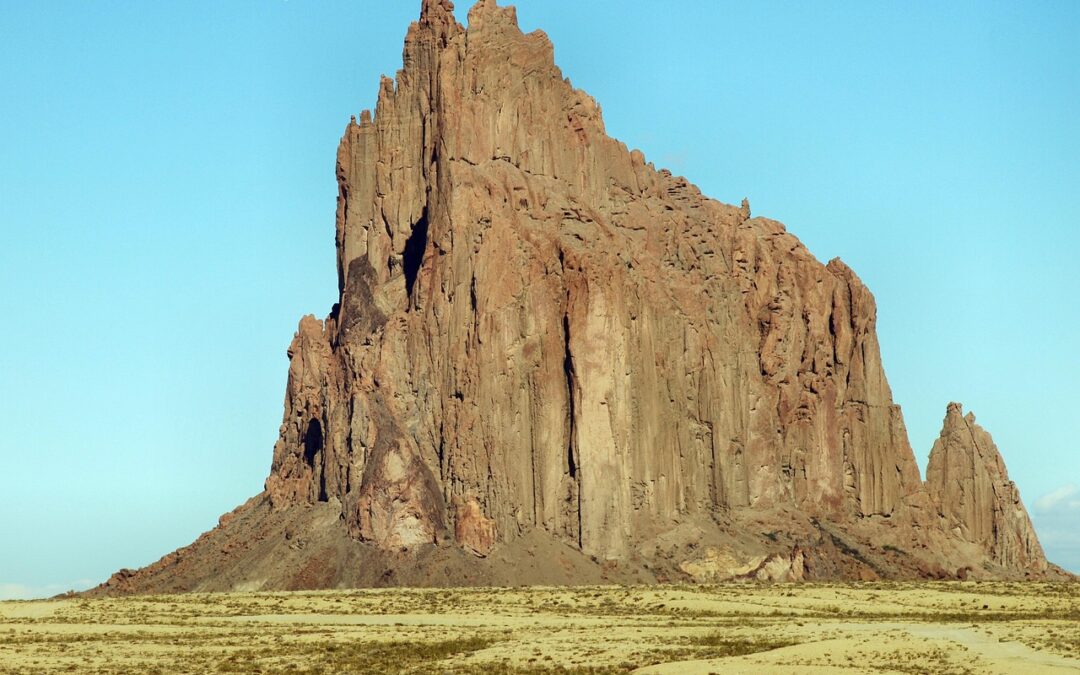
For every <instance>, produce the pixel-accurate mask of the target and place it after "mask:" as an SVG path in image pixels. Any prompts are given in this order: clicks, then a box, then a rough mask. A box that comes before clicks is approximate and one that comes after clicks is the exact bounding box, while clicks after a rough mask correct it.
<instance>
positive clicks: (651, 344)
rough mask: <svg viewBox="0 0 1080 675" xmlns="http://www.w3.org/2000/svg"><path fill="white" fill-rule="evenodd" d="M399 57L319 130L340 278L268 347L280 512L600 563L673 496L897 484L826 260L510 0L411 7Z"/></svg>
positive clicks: (894, 448) (881, 498)
mask: <svg viewBox="0 0 1080 675" xmlns="http://www.w3.org/2000/svg"><path fill="white" fill-rule="evenodd" d="M404 60H405V68H404V70H402V71H401V72H400V73H399V74H398V77H397V80H396V82H392V81H390V80H384V82H383V86H382V88H381V89H380V93H379V102H378V107H377V109H376V112H375V115H374V117H372V116H371V115H370V114H369V113H367V112H365V113H363V114H361V116H360V121H359V123H350V124H349V126H348V128H347V129H346V132H345V136H344V138H343V139H342V143H341V149H340V150H339V153H338V183H339V188H340V198H339V203H338V223H337V240H338V270H339V273H340V274H339V281H340V283H339V288H340V292H341V299H340V303H339V305H338V307H337V309H336V310H335V312H334V313H333V314H332V315H331V316H330V318H329V319H328V320H327V321H326V324H325V326H319V325H318V324H317V323H315V322H314V321H313V320H312V319H305V321H304V323H303V325H302V326H301V331H300V333H299V335H298V337H297V340H296V342H295V343H294V347H293V350H292V352H291V353H292V356H291V359H292V365H291V368H290V374H291V377H290V384H289V395H288V404H287V405H288V410H287V414H286V428H285V431H284V433H283V434H282V438H281V441H280V442H279V444H278V447H277V449H276V451H275V461H274V469H273V474H272V476H271V478H270V480H269V481H268V483H267V489H268V492H269V494H270V496H271V499H272V500H273V503H274V505H275V507H279V508H287V507H289V506H292V505H295V504H298V503H309V502H312V501H314V500H316V499H327V498H330V497H334V498H336V499H338V500H339V501H340V502H341V503H342V504H343V507H344V516H345V519H346V521H347V522H348V523H349V525H350V528H351V530H352V531H353V532H354V533H355V534H356V535H357V536H359V537H360V538H362V539H364V540H367V541H371V542H373V543H375V544H377V545H379V546H383V547H387V548H397V547H399V546H403V545H405V546H408V545H416V544H422V543H437V542H438V541H440V538H441V537H445V536H448V534H449V533H454V536H456V537H457V538H458V540H459V543H464V542H463V541H461V540H462V538H465V539H469V540H470V541H471V540H472V539H475V538H476V537H475V536H474V535H473V534H471V529H470V528H472V527H473V526H472V525H471V524H470V523H474V522H482V523H484V525H483V528H484V529H485V530H486V531H488V532H491V533H497V534H496V538H497V539H499V540H503V541H505V540H508V539H512V538H514V537H516V536H518V535H520V534H521V533H522V532H524V531H527V530H529V529H532V528H541V529H543V530H545V531H547V532H549V533H551V534H552V535H553V536H556V537H558V538H560V539H562V540H564V541H567V542H570V543H573V544H575V545H577V546H579V547H580V548H581V549H582V550H583V551H585V552H586V553H588V554H590V555H595V556H599V557H604V558H620V557H624V556H626V555H628V554H629V553H631V552H632V550H633V548H634V545H635V543H636V542H635V541H634V540H635V536H634V535H635V533H639V532H646V531H651V530H654V529H657V528H663V527H665V526H666V524H667V523H668V522H670V521H671V520H672V519H673V518H679V517H685V516H708V515H709V514H711V513H714V512H717V511H722V510H726V509H731V508H743V507H752V508H756V507H771V506H774V505H778V504H794V505H796V506H798V507H799V508H801V509H804V510H806V511H808V512H813V513H821V514H831V515H832V516H834V517H841V518H846V517H853V516H868V515H875V514H880V515H888V514H891V513H892V512H893V511H895V510H896V509H897V508H899V507H900V505H901V503H902V501H903V499H904V498H905V497H906V496H907V495H909V494H911V493H912V492H914V491H916V490H918V489H919V488H920V481H919V475H918V470H917V468H916V465H915V461H914V456H913V454H912V452H911V450H910V448H909V447H908V444H907V438H906V434H905V432H904V426H903V421H902V417H901V414H900V411H899V409H898V408H897V406H896V405H894V404H893V401H892V398H891V394H890V392H889V387H888V384H887V382H886V380H885V374H884V372H883V370H882V367H881V360H880V356H879V351H878V345H877V339H876V336H875V333H874V323H875V307H874V301H873V298H872V296H871V295H870V293H869V291H867V289H866V288H865V286H863V284H862V283H861V282H860V281H859V279H858V278H857V277H856V276H855V274H854V272H852V271H851V270H850V269H849V268H848V267H847V266H845V265H844V264H843V263H841V262H840V261H839V260H836V261H833V262H832V263H830V264H829V265H827V266H826V265H821V264H820V263H819V262H818V261H817V260H815V259H814V258H813V256H812V255H811V254H810V253H809V252H808V251H807V250H806V248H805V247H803V246H802V244H801V243H799V241H798V240H797V239H796V238H795V237H793V236H791V235H790V234H788V233H787V232H786V231H785V229H784V228H783V226H781V225H780V224H779V223H776V222H773V221H770V220H767V219H764V218H750V217H749V213H748V208H742V209H740V208H736V207H733V206H728V205H724V204H721V203H719V202H716V201H713V200H710V199H707V198H705V197H703V196H702V195H701V194H700V192H698V190H697V189H696V188H694V187H693V186H692V185H690V184H689V183H688V182H687V181H686V180H685V179H682V178H677V177H674V176H671V175H670V174H668V173H667V172H664V171H656V170H654V169H653V167H652V166H651V165H649V164H647V163H646V162H645V161H644V158H643V157H642V156H641V154H640V153H637V152H631V151H629V150H627V149H626V147H624V146H623V145H621V144H620V143H618V142H616V141H614V140H612V139H610V138H608V137H607V136H606V135H605V133H604V127H603V123H602V121H601V117H600V111H599V107H598V106H597V105H596V103H595V102H594V101H593V100H592V99H591V98H589V97H588V96H587V95H586V94H584V93H583V92H580V91H578V90H575V89H573V88H572V87H571V86H570V85H569V84H568V83H567V82H566V80H565V79H564V78H563V77H562V74H561V73H560V72H559V70H558V69H557V68H556V67H555V65H554V61H553V53H552V47H551V44H550V42H549V41H548V39H547V37H546V36H545V35H543V34H542V33H539V32H537V33H532V34H529V35H523V34H522V33H521V32H520V31H519V30H518V27H517V24H516V20H515V17H514V11H513V9H512V8H500V7H497V6H495V4H494V3H492V2H480V3H478V4H477V5H476V7H474V8H473V10H472V12H471V13H470V15H469V28H468V30H467V31H466V30H465V29H463V28H462V27H461V26H459V25H458V24H457V23H456V22H455V21H454V20H453V16H452V14H451V11H450V6H449V4H448V3H445V2H426V3H425V5H424V9H423V14H422V16H421V19H420V21H419V23H417V24H415V25H414V26H413V27H412V28H411V29H410V30H409V35H408V37H407V39H406V46H405V55H404ZM313 429H314V430H315V431H312V430H313ZM305 430H306V431H305ZM312 437H314V439H315V441H314V442H313V441H312V440H311V439H312ZM316 446H317V447H316ZM462 517H464V520H465V522H466V525H465V526H464V527H462V526H461V524H459V522H458V521H459V520H460V519H462ZM480 538H481V539H484V538H490V537H486V536H485V537H480ZM473 548H476V547H473ZM481 548H483V547H481Z"/></svg>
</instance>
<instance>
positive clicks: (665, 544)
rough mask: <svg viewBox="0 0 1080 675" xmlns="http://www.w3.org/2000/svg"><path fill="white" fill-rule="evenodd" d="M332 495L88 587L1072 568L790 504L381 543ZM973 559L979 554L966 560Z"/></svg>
mask: <svg viewBox="0 0 1080 675" xmlns="http://www.w3.org/2000/svg"><path fill="white" fill-rule="evenodd" d="M340 514H341V507H340V504H336V503H334V502H332V501H331V502H323V503H317V504H314V505H312V506H309V507H304V508H295V509H290V510H288V511H277V512H275V511H273V510H272V509H271V508H270V504H269V501H268V499H267V498H266V496H265V495H260V496H258V497H256V498H254V499H252V500H250V501H249V502H247V503H246V504H244V505H243V506H241V507H240V508H238V509H236V510H235V511H233V512H232V513H230V514H227V515H226V516H223V517H222V523H221V525H219V526H218V527H216V528H214V529H213V530H211V531H210V532H207V533H206V534H204V535H203V536H202V537H200V538H199V539H198V540H197V541H196V542H195V543H193V544H192V545H190V546H188V547H186V548H182V549H180V550H178V551H176V552H174V553H171V554H169V555H167V556H166V557H164V558H162V559H161V560H160V561H158V562H157V563H154V564H153V565H151V566H149V567H146V568H143V569H141V570H138V571H132V570H121V571H120V572H117V573H116V574H114V575H113V576H112V578H110V579H109V580H108V581H107V582H106V583H104V584H102V585H101V586H98V587H97V588H95V589H93V590H91V591H88V592H87V594H88V595H92V596H93V595H126V594H135V593H137V594H156V593H185V592H211V591H257V590H310V589H323V588H359V587H387V586H417V587H446V586H519V585H593V584H635V583H646V584H651V583H677V582H698V583H711V582H723V581H776V582H790V581H837V580H850V581H876V580H910V579H942V580H944V579H1013V580H1023V579H1044V580H1045V579H1069V578H1072V576H1071V575H1070V574H1068V573H1067V572H1065V571H1064V570H1061V569H1060V568H1058V567H1056V566H1053V565H1051V566H1050V567H1049V568H1048V569H1047V570H1045V571H1044V572H1040V573H1026V574H1025V573H1020V572H1017V571H1016V570H1014V569H1009V568H1005V567H1001V566H998V565H994V564H993V563H991V562H986V561H985V555H984V554H983V553H982V552H981V550H980V549H979V547H978V546H976V545H974V544H968V543H958V542H957V541H956V540H954V539H952V538H950V537H948V536H946V535H944V534H942V533H935V532H923V538H920V537H914V538H901V537H898V536H897V535H898V533H899V532H900V530H899V529H898V528H896V527H893V526H892V525H891V524H890V523H889V522H888V521H887V519H882V520H881V521H879V522H867V523H863V524H861V526H860V527H858V528H855V529H852V530H841V529H839V528H836V527H834V526H830V525H827V524H824V523H821V522H816V521H814V520H811V519H808V518H806V517H805V516H803V515H802V514H800V513H799V512H797V511H778V512H775V513H755V514H752V515H749V514H748V515H747V516H746V517H741V518H735V519H732V520H730V521H728V522H706V523H692V522H685V523H680V524H679V525H678V526H676V527H675V528H674V529H673V530H671V531H669V532H664V533H658V534H657V535H655V536H654V537H653V538H652V539H651V541H649V542H648V544H647V545H644V546H642V547H641V548H640V550H639V551H637V552H636V553H635V554H634V555H633V556H631V557H629V558H628V559H626V560H619V561H608V560H600V559H596V558H592V557H590V556H588V555H585V554H584V553H582V552H581V551H579V550H577V549H575V548H573V547H571V546H568V545H566V544H565V543H562V542H560V541H558V540H556V539H555V538H553V537H552V536H551V535H549V534H547V533H545V532H543V531H539V530H537V531H533V532H530V533H528V534H527V535H525V536H522V537H518V538H516V539H515V540H513V541H512V542H509V543H499V544H495V545H494V546H493V547H492V548H491V549H490V550H489V551H488V553H487V555H486V557H484V558H479V557H477V556H476V555H475V553H474V552H473V551H470V550H468V549H466V548H462V547H457V546H436V545H431V544H426V545H421V546H418V547H413V548H403V549H401V550H399V551H385V550H382V549H380V548H378V547H376V546H373V545H371V544H366V543H363V542H360V541H356V540H354V539H352V538H350V537H349V536H348V532H347V528H346V527H345V525H344V523H343V522H342V520H341V518H340ZM971 561H984V562H982V563H979V564H976V565H974V566H971V565H970V564H969V563H970V562H971Z"/></svg>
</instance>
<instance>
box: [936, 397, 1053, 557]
mask: <svg viewBox="0 0 1080 675" xmlns="http://www.w3.org/2000/svg"><path fill="white" fill-rule="evenodd" d="M926 484H927V488H928V489H929V491H930V496H931V497H932V498H933V500H934V503H935V504H936V505H937V507H938V510H939V512H940V514H941V516H942V517H943V518H944V519H945V522H946V526H947V527H948V528H950V529H952V530H953V531H954V532H955V534H956V535H957V536H959V537H961V538H963V539H964V540H965V541H970V542H973V543H975V544H978V545H979V546H981V547H982V548H983V549H984V550H985V551H986V552H987V553H988V554H989V555H990V556H991V557H992V559H993V560H994V562H996V563H997V564H998V565H1001V566H1002V567H1006V568H1009V569H1020V570H1031V571H1037V572H1041V571H1045V570H1046V569H1047V566H1048V564H1047V561H1046V556H1045V555H1043V550H1042V546H1040V545H1039V539H1038V537H1037V536H1036V535H1035V528H1034V527H1033V526H1032V525H1031V519H1030V518H1028V514H1027V510H1026V509H1025V508H1024V504H1023V502H1021V501H1020V492H1019V491H1018V490H1017V489H1016V484H1015V483H1013V482H1012V481H1011V480H1009V473H1008V471H1006V470H1005V462H1004V461H1003V460H1002V459H1001V453H999V452H998V449H997V446H996V445H994V441H993V439H992V438H990V434H988V433H986V431H985V430H984V429H983V428H982V427H980V426H979V425H978V424H976V423H975V415H974V414H972V413H970V412H969V413H968V414H967V415H964V411H963V408H962V407H961V405H960V404H959V403H950V404H949V407H948V411H947V412H946V414H945V423H944V426H943V427H942V429H941V436H940V437H939V438H938V440H937V441H936V442H935V443H934V449H933V450H932V451H931V452H930V464H929V466H928V467H927V470H926ZM965 576H966V575H965Z"/></svg>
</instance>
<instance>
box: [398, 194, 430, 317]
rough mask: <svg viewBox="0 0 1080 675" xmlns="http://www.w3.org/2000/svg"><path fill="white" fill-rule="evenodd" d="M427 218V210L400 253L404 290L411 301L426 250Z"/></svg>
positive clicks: (417, 222) (425, 209)
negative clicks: (403, 273) (403, 274)
mask: <svg viewBox="0 0 1080 675" xmlns="http://www.w3.org/2000/svg"><path fill="white" fill-rule="evenodd" d="M427 240H428V217H427V208H426V207H425V208H424V212H423V213H422V214H420V219H419V220H417V221H416V224H415V225H413V229H412V234H410V235H409V238H408V239H407V240H406V241H405V250H404V251H402V253H401V267H402V270H403V271H404V272H405V290H406V292H408V294H409V298H410V299H412V294H413V286H415V285H416V277H417V275H418V274H419V273H420V264H421V263H423V262H424V250H425V249H427Z"/></svg>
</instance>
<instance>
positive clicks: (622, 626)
mask: <svg viewBox="0 0 1080 675" xmlns="http://www.w3.org/2000/svg"><path fill="white" fill-rule="evenodd" d="M0 672H26V673H38V672H100V673H129V672H130V673H144V672H146V673H153V672H159V673H196V672H246V673H254V672H263V673H273V672H291V673H349V672H353V673H396V672H407V673H429V672H437V673H443V672H460V673H483V674H484V675H498V674H499V673H567V672H569V673H620V672H642V673H729V672H730V673H789V672H799V673H839V672H845V673H862V672H867V673H924V672H932V673H1080V584H1076V583H1072V584H1034V583H1032V584H1007V583H988V582H981V583H980V582H971V583H913V584H883V583H882V584H878V583H875V584H825V585H823V584H800V585H747V584H730V585H719V586H661V587H630V586H624V587H618V586H609V587H584V588H512V589H442V590H430V589H425V590H408V589H405V590H401V589H388V590H361V591H345V590H342V591H326V592H301V593H229V594H202V595H183V596H144V597H135V598H122V599H93V600H91V599H84V598H70V599H61V600H52V601H40V602H3V603H0Z"/></svg>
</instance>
